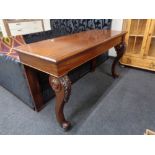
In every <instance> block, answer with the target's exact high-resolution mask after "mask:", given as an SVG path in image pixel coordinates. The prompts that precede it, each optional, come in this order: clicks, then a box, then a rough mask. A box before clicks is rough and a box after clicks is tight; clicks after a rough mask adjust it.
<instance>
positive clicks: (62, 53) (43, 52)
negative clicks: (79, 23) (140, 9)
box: [15, 30, 126, 63]
mask: <svg viewBox="0 0 155 155" xmlns="http://www.w3.org/2000/svg"><path fill="white" fill-rule="evenodd" d="M125 33H126V32H123V31H112V30H89V31H84V32H80V33H76V34H72V35H67V36H62V37H58V38H54V39H49V40H44V41H40V42H35V43H31V44H27V45H22V46H19V47H17V48H15V50H17V51H18V52H21V53H23V54H26V55H30V56H34V57H38V58H41V59H44V60H48V61H50V62H52V63H59V62H61V61H63V60H65V59H67V58H69V57H72V56H76V55H77V54H79V53H80V52H83V51H85V50H88V49H90V48H92V47H95V46H97V45H100V44H102V43H103V42H107V41H108V40H109V39H112V38H115V37H118V36H121V35H123V34H125Z"/></svg>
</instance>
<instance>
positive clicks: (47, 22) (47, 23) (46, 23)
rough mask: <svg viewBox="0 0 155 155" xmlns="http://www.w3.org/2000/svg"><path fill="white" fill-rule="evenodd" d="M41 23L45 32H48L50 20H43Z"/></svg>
mask: <svg viewBox="0 0 155 155" xmlns="http://www.w3.org/2000/svg"><path fill="white" fill-rule="evenodd" d="M43 21H44V27H45V31H47V30H50V29H51V25H50V19H43Z"/></svg>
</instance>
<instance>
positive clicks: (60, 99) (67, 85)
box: [49, 75, 71, 130]
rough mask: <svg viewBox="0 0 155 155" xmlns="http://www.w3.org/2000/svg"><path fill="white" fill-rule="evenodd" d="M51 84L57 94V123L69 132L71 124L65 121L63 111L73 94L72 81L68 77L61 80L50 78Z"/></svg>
mask: <svg viewBox="0 0 155 155" xmlns="http://www.w3.org/2000/svg"><path fill="white" fill-rule="evenodd" d="M49 83H50V85H51V87H52V88H53V90H54V91H55V94H56V106H55V113H56V118H57V121H58V122H59V124H60V126H61V127H62V128H63V129H64V130H68V129H69V128H70V127H71V123H70V122H69V121H67V120H66V119H65V116H64V112H63V110H64V105H65V103H67V101H68V100H69V97H70V94H71V81H70V79H69V77H68V76H67V75H65V76H63V77H60V78H57V77H53V76H49Z"/></svg>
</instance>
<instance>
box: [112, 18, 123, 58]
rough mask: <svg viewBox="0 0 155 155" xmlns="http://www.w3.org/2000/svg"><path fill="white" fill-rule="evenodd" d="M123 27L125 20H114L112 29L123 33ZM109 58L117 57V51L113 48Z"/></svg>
mask: <svg viewBox="0 0 155 155" xmlns="http://www.w3.org/2000/svg"><path fill="white" fill-rule="evenodd" d="M122 25H123V19H113V20H112V27H111V29H112V30H118V31H121V30H122ZM109 56H113V57H115V56H116V51H115V49H114V48H111V49H110V50H109Z"/></svg>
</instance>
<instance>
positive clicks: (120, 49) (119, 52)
mask: <svg viewBox="0 0 155 155" xmlns="http://www.w3.org/2000/svg"><path fill="white" fill-rule="evenodd" d="M115 50H116V53H117V56H116V58H115V59H114V61H113V64H112V68H111V73H112V76H113V78H117V77H119V74H117V73H116V72H115V68H116V64H117V63H118V61H119V60H120V58H121V57H122V56H123V54H124V52H125V50H126V44H125V42H123V43H121V44H119V45H117V46H115Z"/></svg>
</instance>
